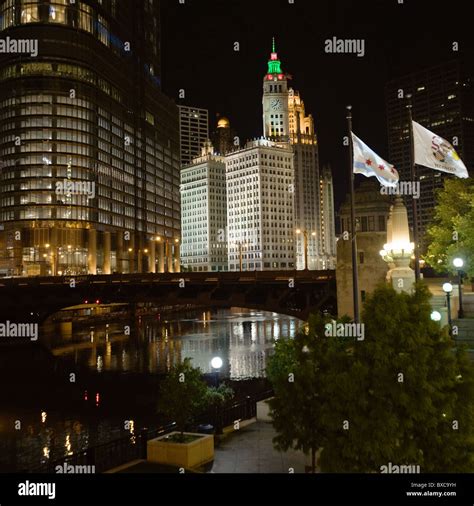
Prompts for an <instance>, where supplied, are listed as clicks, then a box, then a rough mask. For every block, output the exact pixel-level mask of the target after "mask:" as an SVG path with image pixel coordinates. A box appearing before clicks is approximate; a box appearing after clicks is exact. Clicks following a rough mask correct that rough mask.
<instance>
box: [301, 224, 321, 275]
mask: <svg viewBox="0 0 474 506" xmlns="http://www.w3.org/2000/svg"><path fill="white" fill-rule="evenodd" d="M301 234H303V248H304V270H305V271H307V270H308V231H307V230H301V229H299V228H297V229H296V235H301ZM311 236H312V237H315V236H316V232H311Z"/></svg>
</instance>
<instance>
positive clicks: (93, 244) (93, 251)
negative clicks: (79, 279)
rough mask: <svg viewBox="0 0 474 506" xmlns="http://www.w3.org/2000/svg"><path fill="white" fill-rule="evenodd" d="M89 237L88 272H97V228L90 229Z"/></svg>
mask: <svg viewBox="0 0 474 506" xmlns="http://www.w3.org/2000/svg"><path fill="white" fill-rule="evenodd" d="M88 239H89V240H88V243H89V245H88V251H87V272H88V274H97V230H96V229H95V228H90V229H89V230H88Z"/></svg>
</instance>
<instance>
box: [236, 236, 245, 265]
mask: <svg viewBox="0 0 474 506" xmlns="http://www.w3.org/2000/svg"><path fill="white" fill-rule="evenodd" d="M246 244H247V243H246V242H241V241H239V242H238V243H237V246H238V247H239V271H240V272H242V266H243V251H242V250H243V248H242V247H243V246H245V245H246Z"/></svg>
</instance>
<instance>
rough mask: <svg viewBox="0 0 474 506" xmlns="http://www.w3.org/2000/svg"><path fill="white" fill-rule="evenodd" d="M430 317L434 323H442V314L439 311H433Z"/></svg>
mask: <svg viewBox="0 0 474 506" xmlns="http://www.w3.org/2000/svg"><path fill="white" fill-rule="evenodd" d="M430 317H431V319H432V320H433V321H434V322H439V321H441V313H440V312H439V311H432V312H431V315H430Z"/></svg>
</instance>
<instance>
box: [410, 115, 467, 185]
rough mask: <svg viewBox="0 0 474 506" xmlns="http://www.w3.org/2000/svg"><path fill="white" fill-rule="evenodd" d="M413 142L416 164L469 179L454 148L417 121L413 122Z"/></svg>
mask: <svg viewBox="0 0 474 506" xmlns="http://www.w3.org/2000/svg"><path fill="white" fill-rule="evenodd" d="M413 142H414V145H415V163H416V164H418V165H423V166H425V167H429V168H431V169H435V170H440V171H442V172H448V173H449V174H453V175H455V176H457V177H461V178H466V177H469V173H468V172H467V169H466V166H465V165H464V163H463V162H462V160H461V158H459V155H458V154H457V153H456V150H455V149H454V148H453V146H451V144H450V143H449V142H448V141H447V140H446V139H443V138H442V137H439V136H438V135H436V134H435V133H433V132H430V131H429V130H428V129H427V128H425V127H424V126H421V125H420V124H419V123H417V122H416V121H413Z"/></svg>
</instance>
